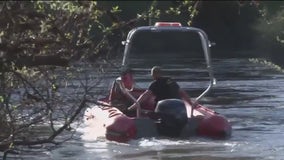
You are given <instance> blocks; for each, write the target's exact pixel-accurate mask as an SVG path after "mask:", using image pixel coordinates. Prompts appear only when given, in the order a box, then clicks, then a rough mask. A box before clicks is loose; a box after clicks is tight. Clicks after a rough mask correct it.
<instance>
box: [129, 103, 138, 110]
mask: <svg viewBox="0 0 284 160" xmlns="http://www.w3.org/2000/svg"><path fill="white" fill-rule="evenodd" d="M137 105H138V103H134V104H132V105H131V106H130V107H128V108H127V109H128V110H133V109H136V108H137Z"/></svg>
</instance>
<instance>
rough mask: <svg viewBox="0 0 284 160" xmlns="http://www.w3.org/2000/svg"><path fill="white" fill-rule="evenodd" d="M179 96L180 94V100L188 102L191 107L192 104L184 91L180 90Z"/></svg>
mask: <svg viewBox="0 0 284 160" xmlns="http://www.w3.org/2000/svg"><path fill="white" fill-rule="evenodd" d="M179 94H180V96H181V98H182V99H183V100H185V101H186V102H188V103H189V104H190V105H191V106H193V102H192V101H191V99H190V97H189V96H188V94H187V93H186V92H185V91H184V90H182V89H180V90H179Z"/></svg>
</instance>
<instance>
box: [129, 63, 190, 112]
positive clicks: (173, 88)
mask: <svg viewBox="0 0 284 160" xmlns="http://www.w3.org/2000/svg"><path fill="white" fill-rule="evenodd" d="M151 76H152V78H153V81H152V82H151V84H150V85H149V87H148V89H147V90H146V91H145V92H144V93H142V94H141V96H140V97H139V98H138V99H137V102H138V103H134V104H132V105H131V106H130V107H128V110H133V109H136V108H137V107H138V106H137V105H140V103H141V102H145V101H147V100H149V99H150V98H151V97H152V96H155V105H156V104H157V103H158V101H160V100H164V99H172V98H176V99H184V100H185V101H186V102H188V103H189V104H190V105H193V103H192V102H191V100H190V97H189V96H188V95H187V93H186V92H185V91H183V90H182V89H181V88H180V86H179V85H178V84H177V83H176V82H175V81H174V80H173V79H172V78H170V77H166V76H163V74H162V69H161V67H160V66H154V67H153V68H152V69H151Z"/></svg>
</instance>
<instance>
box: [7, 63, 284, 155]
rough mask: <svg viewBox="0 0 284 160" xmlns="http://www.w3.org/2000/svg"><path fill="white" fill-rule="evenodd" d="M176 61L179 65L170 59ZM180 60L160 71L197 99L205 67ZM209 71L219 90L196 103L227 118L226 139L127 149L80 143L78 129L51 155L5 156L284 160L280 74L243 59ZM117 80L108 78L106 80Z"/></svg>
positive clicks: (165, 141)
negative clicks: (228, 129)
mask: <svg viewBox="0 0 284 160" xmlns="http://www.w3.org/2000/svg"><path fill="white" fill-rule="evenodd" d="M175 60H177V61H178V60H181V59H172V61H175ZM182 60H183V61H182V62H181V63H180V62H179V63H173V64H171V65H170V64H168V65H164V68H165V69H166V71H167V74H169V75H171V76H173V77H174V78H175V79H176V80H177V81H178V83H179V84H180V85H181V86H182V87H183V88H184V89H185V90H186V91H187V92H188V93H189V95H190V96H192V97H193V98H194V97H197V96H198V94H200V92H201V91H203V89H205V88H206V87H207V85H208V79H206V74H205V73H206V72H205V70H204V69H198V68H199V66H202V65H204V62H203V60H200V59H192V60H187V59H184V58H182ZM152 61H154V63H155V64H159V62H160V61H159V60H157V59H152ZM143 63H144V64H143ZM163 63H165V62H164V61H163ZM141 65H142V66H143V67H138V66H141ZM150 66H151V64H150V62H149V61H148V62H147V63H145V62H142V61H138V60H137V61H135V64H134V68H135V69H136V70H135V71H136V74H137V86H138V87H141V88H144V87H147V85H148V82H149V81H150V74H149V69H150ZM213 70H214V73H215V77H216V79H217V84H216V86H214V87H213V89H212V90H211V92H210V93H209V94H208V95H207V96H205V97H204V98H203V99H202V101H201V102H200V103H201V104H203V105H205V106H207V107H209V108H211V109H213V110H215V111H217V112H219V113H220V114H223V115H225V116H226V117H227V118H228V120H229V121H230V122H231V124H232V128H233V131H232V136H231V137H230V138H229V139H225V140H213V139H207V138H202V137H192V138H189V139H186V140H184V139H169V138H159V137H156V138H148V139H138V140H133V141H130V142H129V143H126V144H125V143H116V142H111V141H108V140H106V139H104V138H103V137H102V138H97V139H84V138H82V135H83V131H84V126H83V125H82V126H81V127H80V128H79V129H78V131H77V133H76V135H75V136H74V138H73V139H71V140H70V141H67V142H66V143H64V144H62V145H60V146H56V147H55V148H52V149H51V150H50V151H45V150H44V151H38V150H37V151H34V152H32V151H31V152H26V153H24V154H22V155H9V156H10V159H36V160H48V159H66V160H67V159H68V160H77V159H78V160H81V159H82V160H111V159H112V160H114V159H118V160H119V159H121V160H122V159H131V160H145V159H147V160H151V159H152V160H188V159H191V160H281V159H282V160H284V134H283V133H284V116H283V114H284V74H283V73H282V72H280V71H278V70H277V69H275V68H273V67H271V66H269V65H265V64H260V63H253V62H252V61H249V60H248V59H246V58H244V59H237V58H228V59H213ZM116 76H117V73H115V72H112V74H111V76H109V79H112V78H115V77H116ZM105 82H108V81H105ZM8 159H9V158H8Z"/></svg>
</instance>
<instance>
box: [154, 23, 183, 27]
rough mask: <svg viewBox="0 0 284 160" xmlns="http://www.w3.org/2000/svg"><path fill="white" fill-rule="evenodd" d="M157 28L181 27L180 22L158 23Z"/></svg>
mask: <svg viewBox="0 0 284 160" xmlns="http://www.w3.org/2000/svg"><path fill="white" fill-rule="evenodd" d="M155 27H181V23H179V22H156V23H155Z"/></svg>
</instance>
